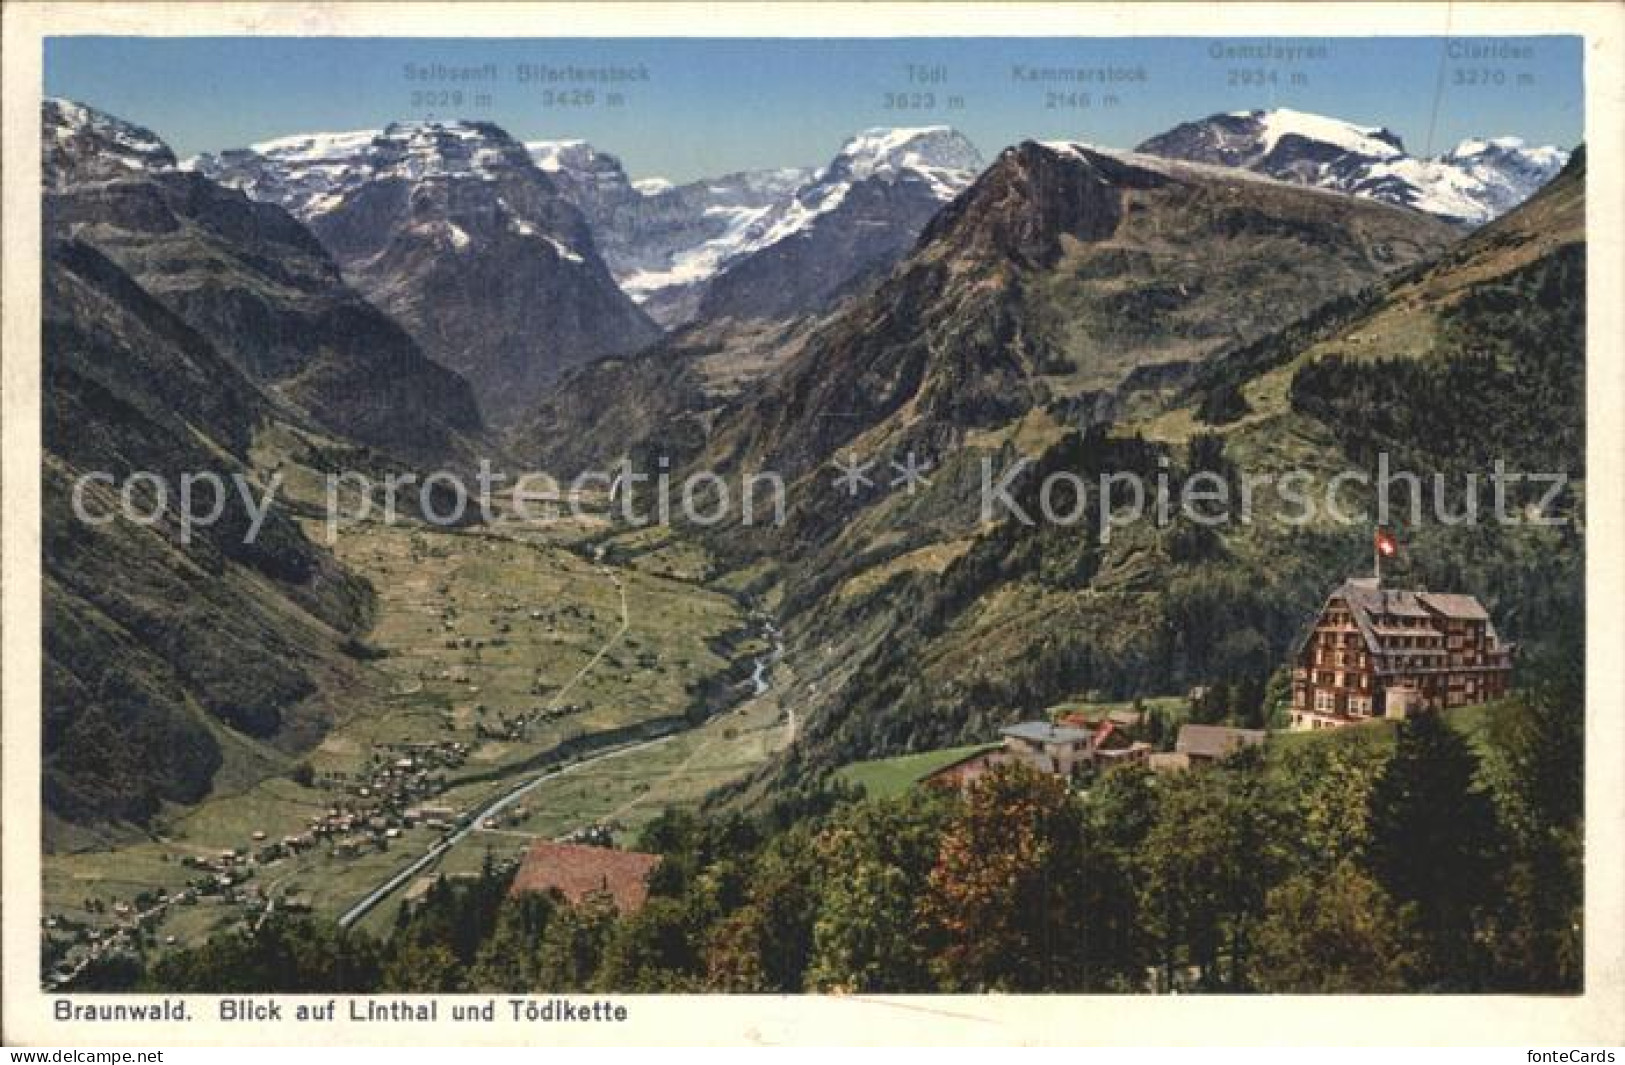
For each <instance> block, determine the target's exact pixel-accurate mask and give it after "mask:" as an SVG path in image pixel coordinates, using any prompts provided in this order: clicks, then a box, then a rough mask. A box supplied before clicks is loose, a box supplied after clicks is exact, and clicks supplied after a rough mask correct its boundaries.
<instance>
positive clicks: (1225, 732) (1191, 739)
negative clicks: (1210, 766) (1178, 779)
mask: <svg viewBox="0 0 1625 1065" xmlns="http://www.w3.org/2000/svg"><path fill="white" fill-rule="evenodd" d="M1268 737H1269V733H1268V732H1265V731H1264V730H1263V729H1260V728H1231V727H1229V726H1228V725H1181V726H1180V727H1179V737H1178V738H1177V739H1176V740H1175V741H1174V751H1173V753H1175V754H1178V755H1183V756H1184V758H1185V761H1186V763H1187V764H1189V765H1200V764H1203V763H1211V762H1217V761H1220V760H1221V759H1225V758H1228V757H1230V756H1231V755H1232V754H1235V753H1236V752H1237V751H1239V750H1241V749H1242V748H1244V747H1256V746H1257V745H1258V744H1260V743H1263V742H1264V741H1265V740H1266V739H1267V738H1268Z"/></svg>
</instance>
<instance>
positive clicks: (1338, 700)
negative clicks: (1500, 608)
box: [1291, 577, 1514, 731]
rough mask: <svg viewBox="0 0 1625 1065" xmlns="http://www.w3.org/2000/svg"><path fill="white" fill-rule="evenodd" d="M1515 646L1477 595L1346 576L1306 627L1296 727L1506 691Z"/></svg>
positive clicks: (1296, 674) (1460, 702)
mask: <svg viewBox="0 0 1625 1065" xmlns="http://www.w3.org/2000/svg"><path fill="white" fill-rule="evenodd" d="M1513 652H1514V647H1513V645H1511V644H1508V643H1503V642H1502V640H1501V638H1500V636H1499V634H1497V633H1496V631H1495V625H1494V624H1493V623H1492V622H1491V621H1490V616H1489V612H1488V611H1486V610H1485V609H1484V607H1483V605H1482V604H1481V603H1479V601H1478V600H1477V599H1476V598H1474V597H1473V596H1471V595H1461V594H1457V593H1443V592H1429V591H1425V590H1415V591H1403V590H1399V589H1390V588H1385V587H1383V585H1382V582H1381V580H1380V579H1379V578H1376V577H1362V578H1351V579H1349V580H1347V581H1344V582H1343V584H1342V585H1341V586H1339V587H1338V588H1337V589H1336V590H1335V591H1333V592H1332V594H1331V596H1330V597H1329V598H1328V599H1327V600H1326V605H1325V606H1324V607H1322V608H1321V611H1320V616H1319V617H1318V618H1317V619H1316V620H1315V623H1314V625H1313V626H1311V628H1310V629H1309V631H1308V632H1307V633H1306V634H1305V636H1304V638H1303V640H1302V642H1301V643H1300V644H1299V646H1298V649H1297V651H1296V654H1295V656H1294V663H1293V670H1292V712H1291V713H1292V717H1291V722H1292V728H1293V729H1295V730H1298V731H1307V730H1310V729H1324V728H1337V727H1339V726H1342V725H1348V724H1352V723H1354V722H1358V721H1365V720H1368V719H1371V718H1379V717H1388V718H1403V717H1405V716H1406V715H1408V714H1411V713H1413V712H1415V711H1417V710H1439V709H1443V708H1446V707H1452V706H1470V705H1473V704H1475V703H1482V702H1487V701H1489V700H1490V699H1494V698H1497V697H1499V696H1501V695H1504V694H1505V693H1506V691H1507V689H1508V688H1509V687H1510V685H1511V682H1512V656H1513Z"/></svg>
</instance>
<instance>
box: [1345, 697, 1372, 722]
mask: <svg viewBox="0 0 1625 1065" xmlns="http://www.w3.org/2000/svg"><path fill="white" fill-rule="evenodd" d="M1349 713H1351V714H1353V715H1354V716H1355V717H1370V716H1371V699H1370V698H1369V697H1368V696H1364V695H1351V696H1349Z"/></svg>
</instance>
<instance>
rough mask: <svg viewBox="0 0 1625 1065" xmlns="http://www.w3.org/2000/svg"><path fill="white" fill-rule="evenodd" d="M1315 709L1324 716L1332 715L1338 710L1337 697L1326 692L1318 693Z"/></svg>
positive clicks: (1316, 694)
mask: <svg viewBox="0 0 1625 1065" xmlns="http://www.w3.org/2000/svg"><path fill="white" fill-rule="evenodd" d="M1315 709H1316V710H1319V711H1320V712H1321V713H1323V714H1329V713H1332V712H1333V711H1334V710H1336V709H1337V696H1335V695H1333V694H1332V693H1331V692H1326V691H1321V692H1316V693H1315Z"/></svg>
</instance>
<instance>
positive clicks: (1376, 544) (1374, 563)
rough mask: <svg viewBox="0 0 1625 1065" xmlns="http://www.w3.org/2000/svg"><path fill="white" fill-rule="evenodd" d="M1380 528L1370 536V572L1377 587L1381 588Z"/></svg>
mask: <svg viewBox="0 0 1625 1065" xmlns="http://www.w3.org/2000/svg"><path fill="white" fill-rule="evenodd" d="M1381 538H1382V537H1381V528H1380V527H1379V528H1378V531H1377V532H1375V533H1372V535H1371V572H1372V575H1373V576H1375V577H1376V580H1377V586H1378V587H1379V588H1380V587H1382V545H1381V543H1380V541H1381Z"/></svg>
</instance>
